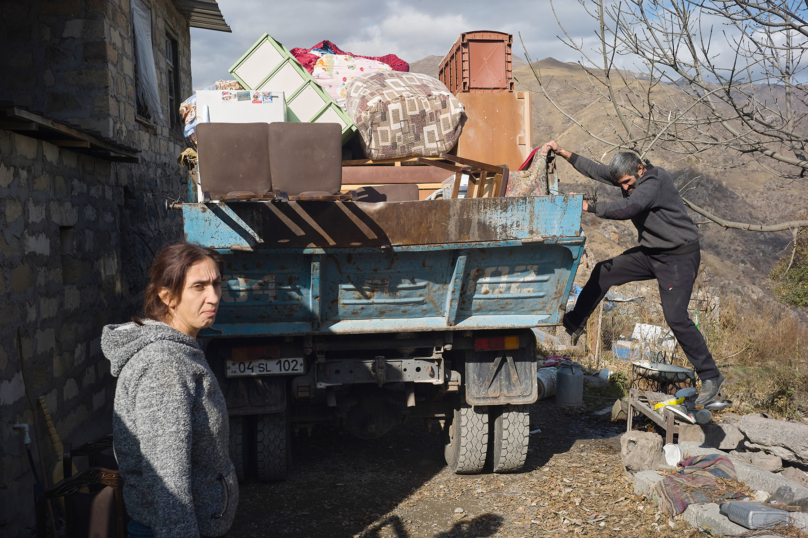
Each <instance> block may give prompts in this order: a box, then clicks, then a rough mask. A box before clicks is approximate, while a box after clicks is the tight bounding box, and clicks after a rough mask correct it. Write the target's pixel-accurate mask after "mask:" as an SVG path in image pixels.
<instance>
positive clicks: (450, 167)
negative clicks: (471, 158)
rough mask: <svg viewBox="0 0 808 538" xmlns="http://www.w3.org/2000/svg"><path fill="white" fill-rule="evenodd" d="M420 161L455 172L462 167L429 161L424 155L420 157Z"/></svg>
mask: <svg viewBox="0 0 808 538" xmlns="http://www.w3.org/2000/svg"><path fill="white" fill-rule="evenodd" d="M418 162H419V163H422V164H427V165H429V166H434V167H435V168H441V169H443V170H446V171H448V172H453V173H457V171H458V170H459V169H460V167H459V166H455V165H454V164H448V163H444V162H440V161H427V160H426V159H424V158H423V157H418Z"/></svg>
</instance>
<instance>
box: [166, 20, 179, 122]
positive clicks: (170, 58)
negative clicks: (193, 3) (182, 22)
mask: <svg viewBox="0 0 808 538" xmlns="http://www.w3.org/2000/svg"><path fill="white" fill-rule="evenodd" d="M178 56H179V53H178V48H177V40H176V39H174V38H173V37H172V36H171V35H170V34H166V67H167V73H166V78H167V79H168V117H169V124H170V126H171V128H172V129H176V128H177V126H178V125H180V120H179V110H178V109H177V94H179V90H180V76H179V58H178Z"/></svg>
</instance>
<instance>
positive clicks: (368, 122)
mask: <svg viewBox="0 0 808 538" xmlns="http://www.w3.org/2000/svg"><path fill="white" fill-rule="evenodd" d="M346 94H347V95H346V105H345V111H346V112H347V113H348V116H350V118H351V119H352V120H353V121H354V123H355V124H356V126H357V127H358V128H359V134H360V137H361V142H362V148H363V149H364V150H365V153H366V154H367V156H368V158H370V159H373V160H379V159H390V158H393V157H415V156H421V157H437V156H439V155H440V154H441V153H446V152H448V151H449V150H451V149H452V148H453V147H454V145H455V144H456V143H457V139H458V137H459V136H460V130H461V125H460V120H461V118H462V116H463V113H464V112H463V105H462V104H461V103H460V101H458V100H457V99H456V98H455V97H454V95H452V93H451V92H450V91H449V90H448V89H447V88H446V86H444V85H443V83H442V82H441V81H439V80H438V79H436V78H433V77H430V76H429V75H423V74H420V73H402V72H399V71H380V72H376V73H372V74H370V75H362V76H360V77H356V78H355V79H353V80H352V81H351V83H350V84H349V85H348V88H347V90H346Z"/></svg>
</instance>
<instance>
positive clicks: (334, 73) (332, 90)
mask: <svg viewBox="0 0 808 538" xmlns="http://www.w3.org/2000/svg"><path fill="white" fill-rule="evenodd" d="M311 54H318V56H320V58H319V59H318V60H317V61H316V62H315V64H314V67H313V68H312V70H311V76H312V77H313V78H314V80H315V81H317V84H319V85H320V86H322V87H323V89H324V90H325V91H326V92H327V93H328V95H330V96H331V97H333V98H334V100H335V101H336V102H337V104H338V105H339V106H341V107H342V108H345V90H346V88H347V87H348V84H350V82H351V81H352V80H353V79H354V78H356V77H358V76H360V75H367V74H370V73H375V72H378V71H392V70H393V68H392V67H390V66H389V65H387V64H386V63H382V62H377V61H375V60H365V59H363V58H355V57H353V56H345V55H340V54H321V53H319V51H317V50H316V49H315V50H313V51H312V52H311Z"/></svg>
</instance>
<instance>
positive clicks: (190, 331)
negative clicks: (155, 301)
mask: <svg viewBox="0 0 808 538" xmlns="http://www.w3.org/2000/svg"><path fill="white" fill-rule="evenodd" d="M164 291H165V292H167V290H164ZM160 297H161V299H163V302H165V303H166V304H167V305H168V309H169V320H168V324H169V325H171V326H172V327H174V328H175V329H177V330H178V331H181V332H184V333H185V334H187V335H189V336H191V337H193V338H196V335H197V333H199V331H200V330H202V329H206V328H208V327H210V326H211V325H213V322H214V321H215V320H216V311H217V310H218V309H219V299H221V297H222V275H221V273H219V267H218V266H217V265H216V263H215V262H214V261H213V260H211V259H210V258H205V259H204V260H202V261H199V262H196V263H195V264H193V265H192V266H191V268H190V269H189V270H188V273H187V274H186V275H185V284H184V285H183V288H182V295H181V296H180V297H179V299H178V300H171V301H168V300H167V299H168V297H167V294H166V297H164V296H163V292H161V293H160Z"/></svg>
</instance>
